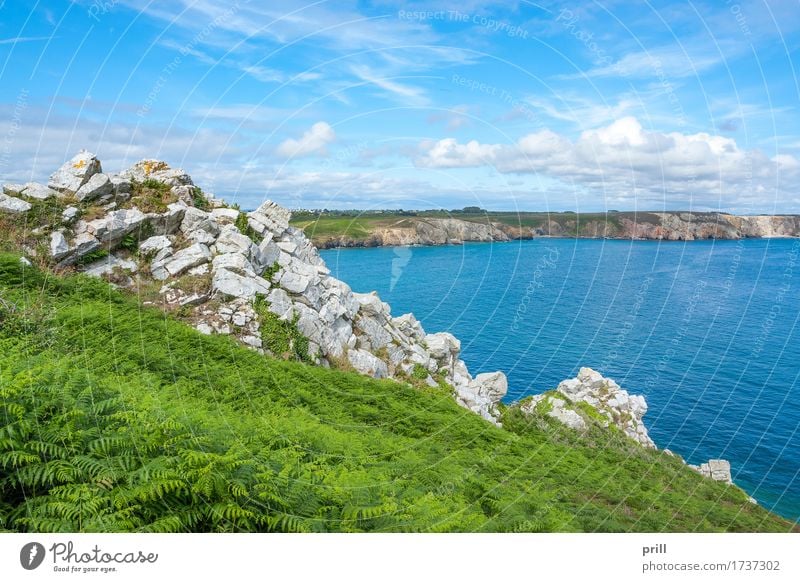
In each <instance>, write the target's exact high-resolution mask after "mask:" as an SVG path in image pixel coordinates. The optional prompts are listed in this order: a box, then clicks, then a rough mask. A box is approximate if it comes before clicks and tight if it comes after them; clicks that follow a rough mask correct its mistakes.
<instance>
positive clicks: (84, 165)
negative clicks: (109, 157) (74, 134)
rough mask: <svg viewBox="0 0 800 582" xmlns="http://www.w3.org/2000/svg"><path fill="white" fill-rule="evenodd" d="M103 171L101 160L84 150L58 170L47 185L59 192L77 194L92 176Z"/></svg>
mask: <svg viewBox="0 0 800 582" xmlns="http://www.w3.org/2000/svg"><path fill="white" fill-rule="evenodd" d="M102 171H103V170H102V167H101V166H100V160H98V159H97V157H96V156H95V155H94V154H92V153H89V152H87V151H85V150H82V151H81V152H79V153H78V154H77V155H76V156H75V157H74V158H72V159H71V160H70V161H68V162H67V163H65V164H64V165H63V166H61V167H60V168H59V169H58V170H56V171H55V173H54V174H53V175H52V176H50V181H49V182H48V184H47V185H48V186H49V187H50V188H52V189H53V190H57V191H59V192H64V193H69V194H75V193H76V192H77V191H78V190H79V189H80V187H81V186H83V185H84V184H86V182H88V181H89V179H90V178H91V177H92V176H94V175H95V174H97V173H99V172H102Z"/></svg>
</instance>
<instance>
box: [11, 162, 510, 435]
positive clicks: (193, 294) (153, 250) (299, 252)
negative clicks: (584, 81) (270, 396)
mask: <svg viewBox="0 0 800 582" xmlns="http://www.w3.org/2000/svg"><path fill="white" fill-rule="evenodd" d="M29 192H34V193H36V197H37V198H39V199H43V198H46V197H56V198H57V200H58V201H59V202H60V203H61V204H62V205H63V207H64V208H63V210H60V211H59V212H58V213H57V214H56V219H55V221H54V222H52V223H47V224H42V225H41V226H40V227H39V228H37V229H36V232H37V233H38V234H37V236H40V237H41V239H42V243H43V244H42V245H40V246H41V247H43V248H46V249H47V252H48V253H49V257H47V258H48V259H49V260H50V261H51V262H52V264H53V266H54V267H55V268H61V269H63V268H68V267H69V268H75V269H76V270H78V271H82V272H85V273H86V274H89V275H93V276H99V277H104V278H106V279H107V280H109V281H111V282H112V283H114V284H116V285H118V286H121V287H130V288H132V289H133V288H136V289H141V288H143V287H144V288H147V287H153V288H158V289H159V292H158V298H157V300H154V301H151V302H152V303H160V304H161V305H163V306H164V307H165V308H169V309H173V308H174V309H180V313H181V315H182V317H184V318H187V319H189V320H190V321H191V322H192V324H193V325H194V326H195V327H196V328H197V329H198V330H199V331H201V332H202V333H218V334H227V335H231V336H234V337H235V338H237V339H238V340H239V341H241V342H242V343H244V344H245V345H247V346H249V347H251V348H252V349H255V350H259V351H261V352H268V351H270V346H272V349H281V350H285V349H286V347H287V346H288V347H289V349H290V351H291V350H294V351H297V350H302V351H304V352H305V353H300V354H298V355H299V356H300V357H302V358H303V359H306V360H309V361H312V362H315V363H317V364H320V365H325V366H334V365H336V366H345V367H348V368H350V369H353V370H355V371H357V372H359V373H362V374H366V375H369V376H372V377H374V378H392V379H395V380H400V381H408V382H413V381H418V382H422V383H424V384H425V385H428V386H439V385H441V384H446V385H448V386H449V389H450V390H452V391H453V392H454V394H455V395H456V400H457V401H458V403H459V404H461V405H462V406H464V407H465V408H468V409H470V410H472V411H474V412H475V413H477V414H480V415H481V416H482V417H484V418H486V419H487V420H489V421H491V422H493V423H496V424H497V423H498V419H499V415H498V412H497V406H496V405H497V403H498V402H499V401H500V400H501V399H502V397H503V396H504V395H505V394H506V391H507V389H508V382H507V380H506V377H505V375H504V374H503V373H502V372H493V373H489V374H479V375H477V376H476V377H472V375H471V374H470V373H469V371H468V369H467V366H466V364H465V363H464V361H463V360H462V359H461V358H460V351H461V343H460V342H459V341H458V339H456V338H455V337H453V336H452V335H451V334H449V333H433V334H427V333H426V332H425V331H424V330H423V329H422V326H421V325H420V323H419V322H418V321H417V320H416V319H415V318H414V316H413V315H412V314H406V315H401V316H399V317H393V316H392V314H391V308H390V307H389V305H388V304H386V303H384V302H383V301H381V299H380V298H379V297H378V296H377V294H375V293H365V294H363V293H354V292H353V291H352V289H351V288H350V287H349V286H348V285H347V284H346V283H344V282H343V281H340V280H338V279H336V278H334V277H332V276H331V275H330V271H329V270H328V268H327V267H326V266H325V263H324V261H323V260H322V259H321V258H320V256H319V253H318V252H317V249H316V248H315V247H314V245H312V244H311V242H310V241H309V240H308V239H307V238H306V236H305V235H304V234H303V232H302V231H301V230H298V229H297V228H295V227H293V226H290V224H289V221H290V219H291V213H290V212H289V211H288V210H286V209H285V208H282V207H280V206H278V205H277V204H275V203H273V202H271V201H266V202H264V203H263V204H261V205H260V206H259V207H258V208H257V209H256V210H254V211H252V212H246V213H244V212H241V211H240V210H238V209H237V208H229V207H227V206H226V205H225V204H224V203H223V202H222V201H220V200H218V199H216V198H214V197H213V195H209V194H205V193H202V191H201V190H200V189H199V188H197V187H196V186H195V185H194V183H193V181H192V179H191V177H190V176H189V175H188V174H187V173H186V172H184V171H183V170H180V169H174V168H171V167H170V166H169V165H168V164H166V163H165V162H162V161H159V160H143V161H141V162H139V163H137V164H135V165H134V166H133V167H131V168H129V169H127V170H125V171H123V172H121V173H120V174H105V173H103V168H102V164H101V163H100V161H99V160H98V159H97V158H96V157H95V156H94V155H93V154H91V153H89V152H85V151H82V152H80V153H79V154H78V155H76V156H75V157H74V158H72V159H71V160H70V161H69V162H67V163H66V164H64V165H63V166H62V167H61V168H59V169H58V170H57V171H56V172H55V173H54V174H53V175H52V176H51V178H50V181H49V183H48V186H43V185H31V184H26V185H22V186H20V185H6V187H5V188H4V194H2V198H0V211H2V212H5V213H8V214H12V215H19V214H24V213H26V212H28V211H29V210H31V208H32V204H31V203H29V202H27V201H26V200H25V196H26V194H27V193H29ZM154 209H155V210H154ZM59 216H60V222H59V221H58V217H59ZM84 217H86V218H84ZM448 228H449V229H450V230H449V231H448V232H447V234H446V238H445V239H443V240H442V242H448V240H449V238H450V237H460V236H462V235H463V234H464V233H463V229H460V227H459V225H458V224H453V225H450V226H449V227H448ZM482 232H483V234H482V235H481V236H483V237H484V238H487V237H490V234H489V231H488V230H487V229H486V228H484V229H483V231H482ZM28 251H29V252H30V253H36V252H37V251H36V250H35V249H34V248H29V249H28ZM267 320H269V322H267ZM276 322H277V324H276ZM267 323H269V326H267V325H266V324H267ZM267 328H269V329H267ZM276 329H277V330H278V331H277V332H276V331H275V330H276ZM295 332H296V333H295ZM270 333H285V334H286V337H284V338H282V339H283V341H282V342H274V341H272V340H274V338H271V337H269V334H270ZM300 338H303V341H302V342H300V341H299V340H300ZM277 345H279V346H281V347H280V348H277V347H275V346H277ZM273 355H276V356H283V355H285V354H282V353H275V354H273Z"/></svg>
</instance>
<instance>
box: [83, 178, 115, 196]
mask: <svg viewBox="0 0 800 582" xmlns="http://www.w3.org/2000/svg"><path fill="white" fill-rule="evenodd" d="M113 193H114V185H113V184H112V183H111V180H110V179H109V178H108V176H106V175H105V174H94V175H93V176H92V177H91V178H89V180H88V181H87V182H86V183H85V184H84V185H83V186H81V187H80V188H78V191H77V192H76V193H75V198H76V199H77V200H78V201H79V202H90V201H92V200H97V199H99V198H103V197H104V196H108V195H110V194H113Z"/></svg>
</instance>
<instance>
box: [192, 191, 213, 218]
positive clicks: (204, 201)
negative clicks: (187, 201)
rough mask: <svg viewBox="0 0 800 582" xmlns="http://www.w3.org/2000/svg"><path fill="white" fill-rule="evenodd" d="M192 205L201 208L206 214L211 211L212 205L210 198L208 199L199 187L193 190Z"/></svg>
mask: <svg viewBox="0 0 800 582" xmlns="http://www.w3.org/2000/svg"><path fill="white" fill-rule="evenodd" d="M192 204H194V207H195V208H199V209H200V210H204V211H205V212H209V211H210V210H211V203H210V202H209V201H208V198H206V195H205V194H203V190H202V189H201V188H199V187H198V186H195V187H194V188H192Z"/></svg>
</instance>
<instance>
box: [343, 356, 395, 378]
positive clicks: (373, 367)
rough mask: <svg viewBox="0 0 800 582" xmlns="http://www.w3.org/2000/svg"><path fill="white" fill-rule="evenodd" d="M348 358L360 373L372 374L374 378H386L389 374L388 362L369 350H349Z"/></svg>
mask: <svg viewBox="0 0 800 582" xmlns="http://www.w3.org/2000/svg"><path fill="white" fill-rule="evenodd" d="M347 360H348V361H349V362H350V364H351V365H352V366H353V368H355V369H356V371H358V372H359V373H360V374H365V375H367V376H372V377H373V378H386V377H387V376H388V375H389V369H388V367H387V366H386V362H384V361H383V360H381V359H379V358H378V357H376V356H374V355H373V354H371V353H370V352H368V351H367V350H349V351H348V352H347Z"/></svg>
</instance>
